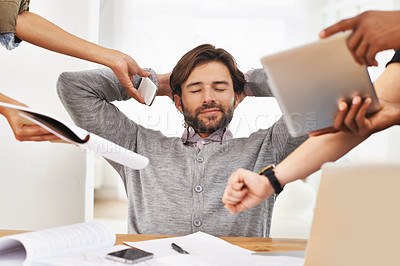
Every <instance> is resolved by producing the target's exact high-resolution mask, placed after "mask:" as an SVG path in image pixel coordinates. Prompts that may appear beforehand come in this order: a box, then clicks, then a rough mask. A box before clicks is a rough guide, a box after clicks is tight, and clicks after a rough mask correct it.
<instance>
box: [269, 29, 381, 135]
mask: <svg viewBox="0 0 400 266" xmlns="http://www.w3.org/2000/svg"><path fill="white" fill-rule="evenodd" d="M347 36H348V34H341V35H336V36H333V37H331V38H328V39H324V40H321V41H317V42H314V43H311V44H308V45H304V46H301V47H298V48H294V49H291V50H287V51H284V52H280V53H277V54H274V55H270V56H267V57H264V58H262V59H261V63H262V65H263V67H264V70H265V72H266V74H267V77H268V84H269V86H270V88H271V91H272V93H273V95H274V96H275V97H276V99H277V101H278V103H279V106H280V108H281V111H282V113H283V118H284V120H285V123H286V125H287V127H288V130H289V133H290V134H291V135H292V136H300V135H304V134H307V133H308V132H311V131H315V130H318V129H322V128H326V127H330V126H332V125H333V120H334V117H335V114H336V112H337V103H338V100H339V99H340V98H345V99H346V100H348V101H349V103H350V100H351V98H352V97H353V96H354V95H356V94H358V95H360V96H361V97H363V98H365V97H366V96H370V97H371V98H372V104H371V105H370V107H369V109H368V111H367V113H368V114H371V113H374V112H376V111H378V110H379V102H378V99H377V96H376V93H375V90H374V87H373V85H372V82H371V79H370V77H369V74H368V71H367V68H366V67H365V66H359V65H357V64H356V62H355V61H354V59H353V57H352V55H351V54H350V52H349V50H348V49H347V46H346V38H347Z"/></svg>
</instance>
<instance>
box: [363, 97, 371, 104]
mask: <svg viewBox="0 0 400 266" xmlns="http://www.w3.org/2000/svg"><path fill="white" fill-rule="evenodd" d="M371 101H372V99H371V98H370V97H367V99H365V101H364V102H365V103H370V102H371Z"/></svg>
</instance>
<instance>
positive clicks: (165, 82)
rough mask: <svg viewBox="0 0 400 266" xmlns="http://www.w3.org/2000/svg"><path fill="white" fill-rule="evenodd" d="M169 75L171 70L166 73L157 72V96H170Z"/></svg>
mask: <svg viewBox="0 0 400 266" xmlns="http://www.w3.org/2000/svg"><path fill="white" fill-rule="evenodd" d="M170 77H171V72H169V73H166V74H158V75H157V79H158V91H157V96H168V97H169V98H171V99H172V100H173V98H172V89H171V86H170V84H169V78H170Z"/></svg>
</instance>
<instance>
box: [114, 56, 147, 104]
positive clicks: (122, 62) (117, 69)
mask: <svg viewBox="0 0 400 266" xmlns="http://www.w3.org/2000/svg"><path fill="white" fill-rule="evenodd" d="M115 52H116V56H115V63H114V64H113V65H112V66H110V68H111V69H112V71H113V72H114V74H115V76H117V78H118V79H119V81H120V82H121V84H122V86H124V87H125V89H126V91H127V93H128V95H129V96H131V97H132V98H134V99H136V100H137V101H138V102H140V103H143V104H144V99H143V97H142V96H141V95H140V93H139V91H138V90H137V89H135V88H134V87H133V76H135V75H139V76H141V77H148V76H150V75H151V74H150V73H149V72H146V71H144V70H143V69H141V68H140V67H139V65H138V64H137V63H136V61H135V60H134V59H133V58H132V57H130V56H128V55H126V54H124V53H121V52H119V51H115Z"/></svg>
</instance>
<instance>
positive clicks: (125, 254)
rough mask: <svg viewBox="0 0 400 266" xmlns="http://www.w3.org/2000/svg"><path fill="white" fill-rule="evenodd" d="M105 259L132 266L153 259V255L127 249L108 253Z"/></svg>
mask: <svg viewBox="0 0 400 266" xmlns="http://www.w3.org/2000/svg"><path fill="white" fill-rule="evenodd" d="M106 258H107V259H110V260H115V261H119V262H123V263H127V264H133V263H137V262H141V261H144V260H148V259H151V258H153V253H150V252H147V251H144V250H141V249H134V248H127V249H123V250H119V251H115V252H111V253H108V254H107V256H106Z"/></svg>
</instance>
